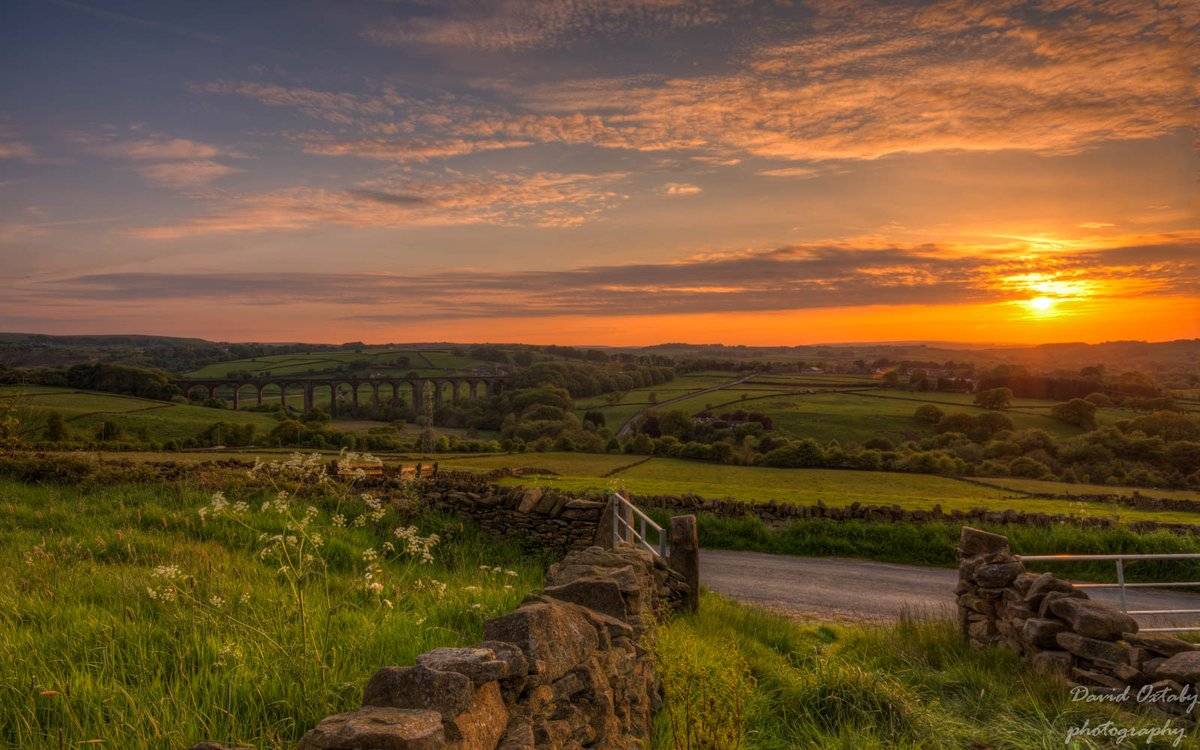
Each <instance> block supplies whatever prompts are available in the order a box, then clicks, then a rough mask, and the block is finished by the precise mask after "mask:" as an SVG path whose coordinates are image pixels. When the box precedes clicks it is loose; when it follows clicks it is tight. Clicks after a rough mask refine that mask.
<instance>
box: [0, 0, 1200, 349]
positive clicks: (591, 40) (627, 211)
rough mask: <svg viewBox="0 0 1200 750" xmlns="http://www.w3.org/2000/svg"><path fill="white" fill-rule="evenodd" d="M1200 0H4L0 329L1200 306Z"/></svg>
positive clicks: (1163, 318)
mask: <svg viewBox="0 0 1200 750" xmlns="http://www.w3.org/2000/svg"><path fill="white" fill-rule="evenodd" d="M1197 39H1200V4H1196V3H1194V2H1193V1H1192V0H1157V2H1148V1H1147V0H1095V1H1093V2H1083V1H1077V0H1037V1H1034V2H1019V1H1017V0H933V1H931V2H915V1H912V0H910V1H907V2H888V3H874V2H864V1H851V0H812V1H801V0H796V1H794V2H792V1H789V0H769V1H762V2H759V1H755V0H413V1H411V2H401V1H399V0H394V1H393V0H325V1H317V0H309V1H307V2H302V1H295V2H287V3H283V2H269V3H245V2H223V1H222V0H207V1H206V2H204V3H193V2H186V3H185V2H172V1H171V0H145V1H116V0H114V1H113V2H101V1H100V0H6V1H5V2H4V3H3V4H0V275H2V277H3V278H4V279H5V282H4V284H3V285H0V330H7V331H26V332H40V333H75V334H78V333H146V334H159V335H179V336H198V337H204V338H209V339H219V340H228V341H313V342H317V341H331V342H336V341H366V342H372V343H383V342H403V341H424V342H428V341H459V342H471V341H493V342H516V341H522V342H529V343H560V344H595V345H605V344H607V345H636V344H653V343H662V342H668V341H675V342H678V341H686V342H693V343H727V344H736V343H741V344H770V345H797V344H807V343H828V342H850V341H915V340H931V341H947V342H964V343H1030V344H1033V343H1046V342H1056V341H1088V342H1099V341H1108V340H1119V339H1143V340H1170V339H1178V338H1197V337H1200V182H1198V180H1200V157H1198V155H1197V154H1198V149H1197V146H1198V144H1200V106H1198V105H1200V63H1198V62H1197V61H1198V60H1200V53H1198V51H1197V45H1198V43H1197Z"/></svg>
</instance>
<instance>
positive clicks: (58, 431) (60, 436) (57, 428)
mask: <svg viewBox="0 0 1200 750" xmlns="http://www.w3.org/2000/svg"><path fill="white" fill-rule="evenodd" d="M45 437H46V439H47V440H49V441H50V442H52V443H61V442H63V441H64V440H66V439H67V425H66V423H65V422H64V421H63V416H62V414H60V413H59V412H56V411H52V412H50V416H48V417H46V432H45Z"/></svg>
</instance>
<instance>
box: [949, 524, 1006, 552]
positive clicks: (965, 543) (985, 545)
mask: <svg viewBox="0 0 1200 750" xmlns="http://www.w3.org/2000/svg"><path fill="white" fill-rule="evenodd" d="M1008 551H1009V549H1008V538H1007V537H1003V536H1001V535H999V534H993V533H991V532H990V531H983V530H982V529H974V528H971V527H970V526H964V527H963V528H962V531H961V532H960V533H959V537H958V556H959V557H960V558H964V557H975V556H976V555H986V554H991V553H996V552H1008Z"/></svg>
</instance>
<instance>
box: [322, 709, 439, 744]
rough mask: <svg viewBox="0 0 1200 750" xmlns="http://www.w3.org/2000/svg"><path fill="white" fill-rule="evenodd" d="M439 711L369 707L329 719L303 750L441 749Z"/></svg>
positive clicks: (323, 720) (326, 718)
mask: <svg viewBox="0 0 1200 750" xmlns="http://www.w3.org/2000/svg"><path fill="white" fill-rule="evenodd" d="M445 747H446V737H445V734H444V732H443V730H442V717H441V715H440V714H438V712H436V711H426V710H414V709H403V708H383V707H378V706H368V707H365V708H360V709H359V710H357V711H349V712H347V713H343V714H336V715H334V716H327V717H325V718H324V719H322V720H321V722H320V723H319V724H317V726H316V727H314V728H313V729H311V730H309V731H308V732H307V733H305V735H304V736H303V737H302V738H301V739H300V745H299V750H366V749H367V748H369V749H370V750H441V748H445Z"/></svg>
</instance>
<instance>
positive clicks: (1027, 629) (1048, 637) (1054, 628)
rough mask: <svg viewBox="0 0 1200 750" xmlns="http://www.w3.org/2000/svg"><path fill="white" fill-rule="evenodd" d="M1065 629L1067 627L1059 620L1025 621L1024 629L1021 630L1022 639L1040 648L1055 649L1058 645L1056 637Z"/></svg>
mask: <svg viewBox="0 0 1200 750" xmlns="http://www.w3.org/2000/svg"><path fill="white" fill-rule="evenodd" d="M1064 629H1065V626H1064V625H1063V624H1062V623H1061V622H1059V621H1058V620H1044V619H1040V618H1034V619H1032V620H1026V621H1025V625H1024V627H1023V628H1021V638H1022V640H1024V641H1025V642H1026V643H1029V644H1031V645H1034V646H1037V647H1038V648H1054V647H1055V646H1056V645H1057V644H1058V641H1056V640H1055V639H1054V637H1055V636H1056V635H1058V634H1059V633H1061V632H1062V631H1063V630H1064Z"/></svg>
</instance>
